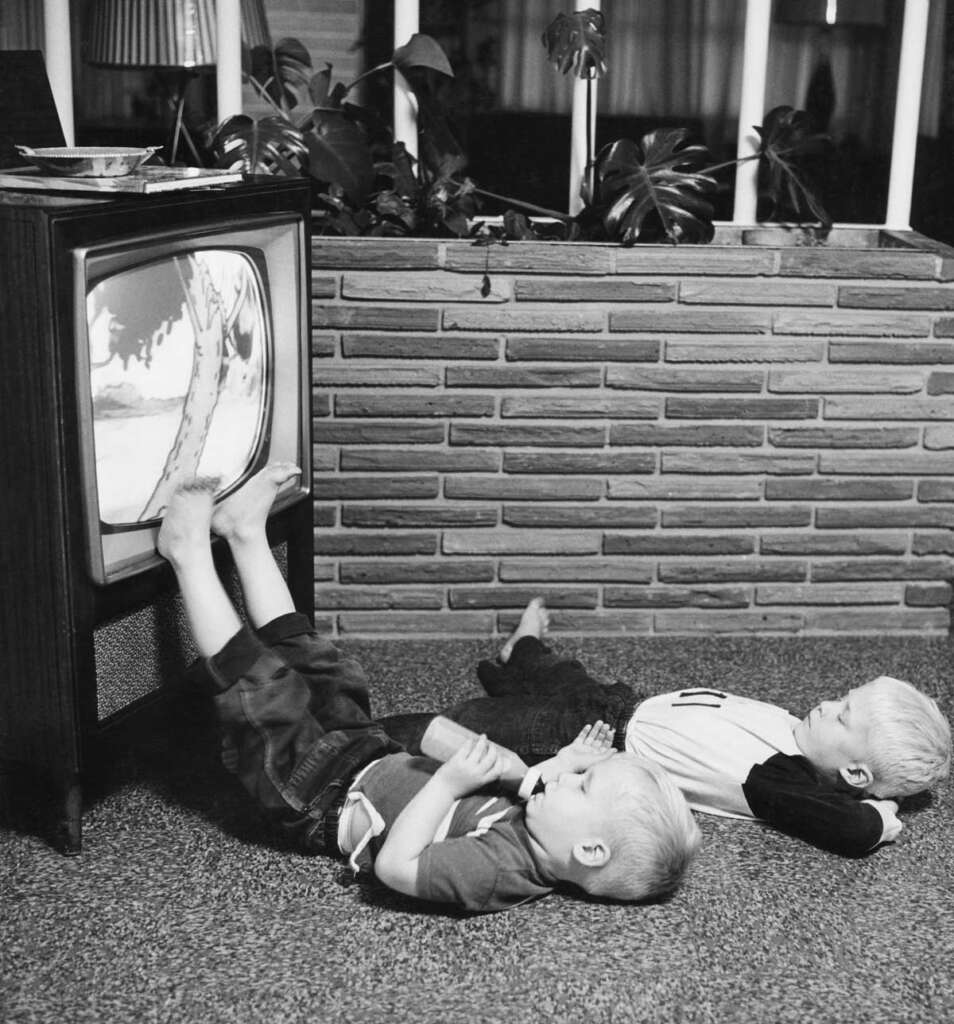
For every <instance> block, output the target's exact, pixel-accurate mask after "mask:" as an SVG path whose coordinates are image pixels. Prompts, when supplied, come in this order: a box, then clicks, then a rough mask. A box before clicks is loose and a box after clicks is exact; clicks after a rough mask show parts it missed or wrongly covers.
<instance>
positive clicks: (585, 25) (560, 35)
mask: <svg viewBox="0 0 954 1024" xmlns="http://www.w3.org/2000/svg"><path fill="white" fill-rule="evenodd" d="M603 26H604V19H603V15H602V14H601V13H600V12H599V11H595V10H593V9H592V8H589V9H588V10H585V11H574V12H573V14H558V15H557V16H556V17H555V18H554V19H553V21H552V22H550V24H549V25H548V26H547V29H546V31H545V32H544V33H543V45H544V46H545V47H546V48H547V56H548V58H549V60H550V63H551V64H553V66H554V67H555V68H556V69H557V70H558V71H559V72H560V73H561V74H564V75H565V74H566V73H567V72H568V71H571V70H572V71H573V73H574V74H575V75H576V76H577V78H599V77H601V76H602V75H605V74H606V59H605V52H606V40H605V39H604V37H603Z"/></svg>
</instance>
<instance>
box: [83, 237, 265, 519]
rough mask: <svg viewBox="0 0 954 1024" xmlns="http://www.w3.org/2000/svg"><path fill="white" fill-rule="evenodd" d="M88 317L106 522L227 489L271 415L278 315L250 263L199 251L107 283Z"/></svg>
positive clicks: (227, 253)
mask: <svg viewBox="0 0 954 1024" xmlns="http://www.w3.org/2000/svg"><path fill="white" fill-rule="evenodd" d="M87 317H88V325H89V331H88V335H89V347H90V353H89V356H90V358H89V366H90V383H91V393H92V401H93V410H92V417H93V431H94V437H95V450H96V478H97V479H96V483H97V491H98V497H99V507H100V519H101V520H102V521H103V522H104V523H107V524H116V525H121V524H123V523H136V522H143V521H144V520H148V519H152V518H155V517H156V516H158V515H160V514H161V512H162V509H163V507H164V506H165V504H166V502H167V500H168V497H169V495H170V494H171V493H172V491H173V490H174V489H175V487H176V486H177V484H178V482H179V481H180V480H182V479H186V478H189V477H192V476H196V475H203V476H217V477H219V478H220V487H221V489H222V490H223V491H224V490H227V489H228V488H229V487H230V486H231V485H232V484H233V483H234V482H235V481H237V480H238V479H239V478H240V477H241V476H242V475H243V473H244V472H245V470H246V469H247V468H248V467H249V465H250V463H251V461H252V460H253V459H254V456H255V452H256V451H257V448H258V446H259V441H260V438H261V436H262V433H263V430H264V418H265V411H266V402H265V398H266V390H265V380H266V360H267V356H268V344H267V342H268V335H267V317H266V304H265V299H264V293H263V290H262V287H261V282H260V279H259V277H258V274H257V272H256V269H255V266H254V264H253V263H252V262H251V260H250V259H249V257H248V256H247V255H246V254H245V253H243V252H240V251H237V250H224V249H196V250H195V251H192V252H189V253H188V254H186V255H172V256H168V257H162V258H160V259H157V260H156V261H154V262H150V263H146V264H142V265H139V266H136V267H133V268H130V269H128V270H120V271H119V272H117V273H114V274H110V275H106V276H105V277H104V278H103V279H102V280H101V281H99V282H98V283H97V284H96V285H95V286H94V287H93V288H92V289H91V290H90V292H89V295H88V297H87Z"/></svg>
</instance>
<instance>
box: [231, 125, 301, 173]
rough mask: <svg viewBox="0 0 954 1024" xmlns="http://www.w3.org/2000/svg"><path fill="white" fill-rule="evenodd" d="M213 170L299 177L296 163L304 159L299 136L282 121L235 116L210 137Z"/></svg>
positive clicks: (294, 129)
mask: <svg viewBox="0 0 954 1024" xmlns="http://www.w3.org/2000/svg"><path fill="white" fill-rule="evenodd" d="M212 144H213V147H214V148H215V151H216V153H217V159H216V164H215V166H216V167H231V168H237V169H239V170H242V171H245V172H246V173H247V174H274V173H276V172H278V173H281V174H284V175H287V176H288V177H295V176H296V175H301V173H302V170H301V166H300V164H299V162H298V161H299V160H300V159H301V158H303V157H305V156H306V155H307V152H308V150H307V148H306V146H305V142H304V139H303V138H302V134H301V132H300V131H298V129H297V128H295V126H294V125H291V124H289V123H288V122H287V121H286V120H285V119H284V118H282V117H263V118H260V119H259V120H257V121H256V120H254V119H253V118H251V117H249V116H248V115H246V114H236V115H235V116H234V117H230V118H228V119H227V120H225V121H223V122H222V123H221V124H220V125H219V126H218V128H217V129H216V130H215V133H214V135H213V136H212Z"/></svg>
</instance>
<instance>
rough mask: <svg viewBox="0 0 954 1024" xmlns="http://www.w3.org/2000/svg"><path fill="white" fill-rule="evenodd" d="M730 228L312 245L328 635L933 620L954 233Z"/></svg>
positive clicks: (952, 445) (951, 356)
mask: <svg viewBox="0 0 954 1024" xmlns="http://www.w3.org/2000/svg"><path fill="white" fill-rule="evenodd" d="M739 234H740V233H738V232H737V233H736V234H735V235H733V234H732V231H731V230H730V229H722V232H721V235H720V236H717V240H716V244H713V245H710V246H683V247H671V246H638V247H635V248H630V249H624V248H620V247H617V246H613V245H597V244H592V243H590V244H569V243H561V244H553V243H550V244H547V243H529V242H524V243H511V244H510V245H507V246H501V245H494V246H490V247H478V246H474V245H471V244H469V243H467V242H457V241H450V242H438V241H429V240H420V241H406V240H399V241H395V240H371V239H347V240H345V239H322V238H317V239H315V240H314V243H313V260H314V266H313V276H312V294H313V303H312V305H313V320H314V334H313V346H314V350H315V352H316V354H317V356H318V359H317V362H316V371H315V372H316V380H315V382H314V384H315V388H314V396H315V404H314V458H315V466H316V502H315V538H316V541H315V546H316V552H317V554H316V604H317V609H318V611H317V618H318V621H319V623H320V625H321V628H323V629H326V630H328V631H330V632H337V633H342V634H344V633H348V634H361V633H376V634H381V633H393V634H406V633H415V634H420V633H437V634H444V635H448V634H460V635H467V634H473V635H488V634H492V633H494V632H495V631H506V630H508V629H510V628H511V627H512V625H513V622H514V621H515V620H516V618H517V616H518V614H519V610H520V609H521V608H522V606H523V605H524V604H525V602H526V601H527V600H528V599H529V598H530V597H531V596H533V595H535V594H538V593H539V594H543V595H544V596H545V597H546V599H547V602H548V604H549V605H550V607H551V609H552V611H553V625H554V628H555V629H557V630H566V631H569V632H579V633H595V632H617V631H620V630H629V631H634V632H638V633H666V634H671V633H750V632H754V631H759V632H767V633H768V632H771V633H790V634H798V633H812V634H816V633H865V632H879V633H881V632H895V631H905V630H917V631H919V632H922V633H924V632H927V633H943V632H946V631H947V630H948V629H949V625H950V609H949V605H950V600H951V587H950V582H949V580H950V577H951V572H952V557H951V556H952V555H954V533H952V530H951V527H952V526H954V250H951V249H947V248H945V247H943V246H940V245H938V244H937V243H933V242H930V241H929V240H928V239H925V238H922V237H921V236H918V235H914V234H911V233H904V234H894V235H891V236H887V235H883V236H882V237H881V241H882V243H883V246H885V245H886V247H880V248H878V247H869V248H860V247H859V248H847V247H843V246H847V245H849V244H851V243H852V242H854V243H856V244H859V245H862V244H867V243H868V242H870V241H871V238H869V237H867V236H864V233H863V232H862V233H856V234H857V236H858V237H856V238H854V239H853V238H851V237H849V236H847V235H846V236H845V237H841V236H839V235H838V234H837V233H836V235H835V236H833V242H834V243H835V244H833V245H828V246H824V247H818V246H815V247H798V246H788V247H783V246H774V247H773V246H771V245H768V246H755V245H741V244H720V243H722V242H726V243H728V242H738V241H740V240H741V238H740V237H739ZM871 234H872V236H873V235H874V233H871ZM485 274H486V278H485ZM482 286H483V287H482ZM484 293H486V294H484Z"/></svg>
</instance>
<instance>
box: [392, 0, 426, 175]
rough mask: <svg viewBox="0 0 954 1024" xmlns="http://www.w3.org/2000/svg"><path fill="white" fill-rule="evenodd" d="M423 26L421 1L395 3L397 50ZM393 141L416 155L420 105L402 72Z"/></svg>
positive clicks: (397, 88) (396, 83)
mask: <svg viewBox="0 0 954 1024" xmlns="http://www.w3.org/2000/svg"><path fill="white" fill-rule="evenodd" d="M420 23H421V11H420V3H419V2H418V0H394V48H395V49H397V48H398V47H399V46H403V45H404V44H405V43H406V42H407V41H408V40H409V39H410V38H411V36H413V35H414V33H415V32H418V31H419V30H420ZM394 141H395V142H403V143H404V148H405V149H406V150H407V151H408V153H410V154H411V156H413V157H416V156H417V104H416V103H415V100H414V93H412V92H411V89H410V86H409V85H408V84H407V82H406V81H405V79H404V76H403V75H402V74H401V73H400V71H395V72H394Z"/></svg>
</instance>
